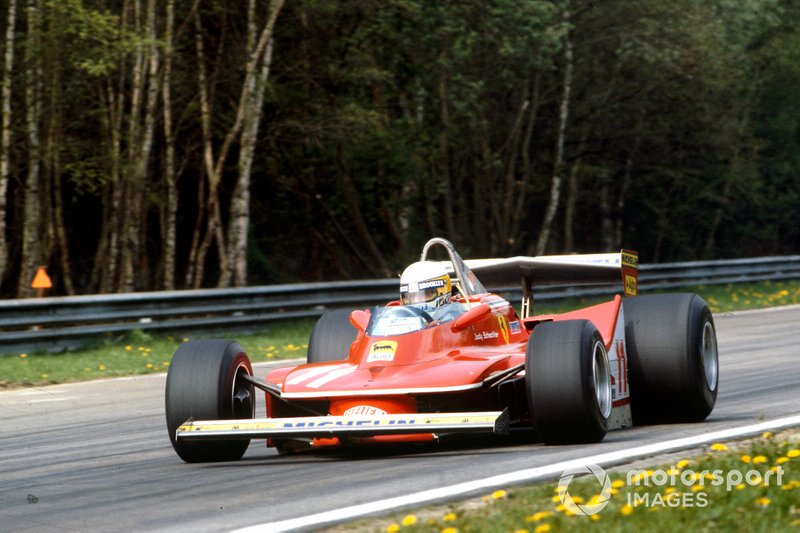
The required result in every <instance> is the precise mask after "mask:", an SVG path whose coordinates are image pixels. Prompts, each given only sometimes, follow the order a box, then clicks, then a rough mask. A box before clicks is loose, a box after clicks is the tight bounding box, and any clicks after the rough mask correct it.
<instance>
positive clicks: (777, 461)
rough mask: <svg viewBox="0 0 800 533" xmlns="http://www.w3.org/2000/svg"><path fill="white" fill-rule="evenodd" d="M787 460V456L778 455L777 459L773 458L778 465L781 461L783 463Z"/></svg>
mask: <svg viewBox="0 0 800 533" xmlns="http://www.w3.org/2000/svg"><path fill="white" fill-rule="evenodd" d="M788 460H789V458H788V457H778V458H777V459H775V462H776V463H777V464H779V465H782V464H783V463H785V462H786V461H788Z"/></svg>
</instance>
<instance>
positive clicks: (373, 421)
mask: <svg viewBox="0 0 800 533" xmlns="http://www.w3.org/2000/svg"><path fill="white" fill-rule="evenodd" d="M325 418H326V417H320V421H316V420H303V421H300V422H283V423H282V424H281V426H280V427H281V428H284V429H291V428H323V427H326V426H334V427H358V426H411V425H414V424H416V423H417V420H416V418H409V419H392V420H385V419H380V418H355V417H353V420H325Z"/></svg>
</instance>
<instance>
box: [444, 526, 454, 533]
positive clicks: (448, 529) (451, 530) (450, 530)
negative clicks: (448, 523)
mask: <svg viewBox="0 0 800 533" xmlns="http://www.w3.org/2000/svg"><path fill="white" fill-rule="evenodd" d="M440 533H458V528H457V527H446V528H444V529H442V531H441V532H440Z"/></svg>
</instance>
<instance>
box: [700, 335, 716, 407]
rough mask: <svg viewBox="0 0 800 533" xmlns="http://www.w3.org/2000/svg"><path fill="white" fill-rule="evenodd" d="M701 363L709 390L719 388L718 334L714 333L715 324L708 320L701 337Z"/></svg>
mask: <svg viewBox="0 0 800 533" xmlns="http://www.w3.org/2000/svg"><path fill="white" fill-rule="evenodd" d="M700 364H702V365H703V371H704V373H705V376H706V385H707V386H708V390H710V391H713V390H715V389H716V388H717V378H718V377H719V357H718V354H717V335H716V334H715V333H714V326H713V324H711V322H706V323H705V324H704V325H703V335H702V337H701V339H700Z"/></svg>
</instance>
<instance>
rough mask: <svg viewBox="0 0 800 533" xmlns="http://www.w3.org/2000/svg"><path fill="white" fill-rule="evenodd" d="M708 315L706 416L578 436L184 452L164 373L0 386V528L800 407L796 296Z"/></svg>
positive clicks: (443, 473) (186, 514) (610, 443)
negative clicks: (239, 453) (216, 457)
mask: <svg viewBox="0 0 800 533" xmlns="http://www.w3.org/2000/svg"><path fill="white" fill-rule="evenodd" d="M715 321H716V326H717V337H718V341H719V351H720V392H719V396H718V399H717V405H716V408H715V409H714V411H713V412H712V414H711V416H710V417H709V419H708V420H707V421H706V422H705V423H701V424H685V425H673V426H668V425H663V426H648V427H639V428H632V429H629V430H624V431H615V432H612V433H609V434H608V436H607V437H606V438H605V440H604V441H603V442H602V443H600V444H594V445H590V446H556V447H546V446H543V445H540V444H517V445H509V444H503V443H499V444H498V443H496V442H495V441H494V440H493V439H483V438H482V439H477V440H476V439H471V440H468V441H464V442H460V443H450V444H443V445H438V446H427V447H422V448H408V447H407V448H400V449H380V450H371V451H368V452H367V451H364V450H360V451H357V452H355V453H349V454H341V453H340V454H322V455H294V456H282V457H279V456H278V455H277V454H276V453H275V451H274V450H273V449H268V448H266V447H264V445H263V441H254V442H253V443H252V444H251V445H250V448H249V449H248V451H247V453H246V455H245V457H244V459H243V460H241V461H239V462H235V463H225V464H199V465H189V464H185V463H183V462H182V461H181V460H180V459H179V458H178V457H177V456H176V455H175V454H174V452H173V451H172V448H171V446H170V444H169V439H168V437H167V433H166V425H165V422H164V406H163V401H164V400H163V397H164V395H163V391H164V380H165V378H164V376H163V375H151V376H144V377H136V378H126V379H115V380H105V381H98V382H89V383H77V384H67V385H54V386H48V387H43V388H38V389H33V388H28V389H17V390H10V391H4V392H0V531H37V532H43V531H95V530H102V531H117V530H119V531H131V530H135V531H143V530H170V531H196V530H203V531H224V530H230V529H234V528H238V527H245V526H251V525H255V524H263V523H266V522H273V521H277V520H284V519H290V518H296V517H301V516H306V515H309V514H313V513H318V512H321V511H327V510H332V509H337V508H341V507H345V506H350V505H355V504H360V503H365V502H372V501H375V500H380V499H384V498H391V497H394V496H400V495H403V494H407V493H413V492H418V491H422V490H427V489H433V488H439V487H443V486H447V485H452V484H456V483H461V482H466V481H471V480H476V479H482V478H485V477H488V476H492V475H496V474H501V473H504V472H511V471H516V470H520V469H525V468H533V467H537V466H543V465H548V464H551V463H555V462H560V461H565V460H569V459H576V458H580V457H583V456H588V455H596V454H600V453H605V452H610V451H614V450H621V449H625V448H630V447H632V446H638V445H642V444H648V443H657V442H660V441H664V440H668V439H675V438H679V437H687V436H694V435H700V434H703V433H706V432H710V431H714V430H721V429H728V428H734V427H738V426H744V425H747V424H752V423H755V422H758V421H761V420H764V419H771V418H779V417H784V416H789V415H795V414H798V413H800V405H799V404H800V403H799V402H798V398H800V364H798V362H800V361H799V359H800V354H798V352H797V345H798V337H800V306H792V307H784V308H778V309H771V310H764V311H750V312H742V313H732V314H720V315H716V316H715ZM257 373H259V372H258V371H257ZM260 374H261V375H263V369H262V372H261V373H260ZM259 410H260V411H261V412H262V413H263V402H262V403H260V404H259Z"/></svg>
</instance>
